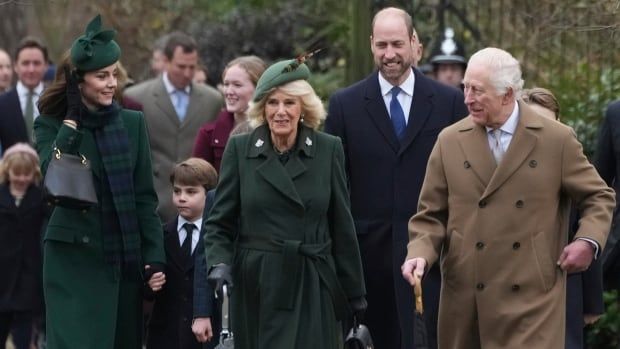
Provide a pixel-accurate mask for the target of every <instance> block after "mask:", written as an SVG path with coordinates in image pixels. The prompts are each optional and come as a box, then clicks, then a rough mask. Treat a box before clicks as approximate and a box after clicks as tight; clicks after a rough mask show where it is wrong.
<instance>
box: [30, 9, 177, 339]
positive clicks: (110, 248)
mask: <svg viewBox="0 0 620 349" xmlns="http://www.w3.org/2000/svg"><path fill="white" fill-rule="evenodd" d="M114 35H115V32H114V31H112V30H102V29H101V18H100V17H99V16H97V17H96V18H95V19H93V21H91V23H90V24H89V25H88V27H87V28H86V33H85V34H84V35H82V36H81V37H79V38H78V39H77V40H75V42H74V43H73V45H72V48H71V54H70V57H68V58H66V59H65V60H64V61H63V63H62V64H61V66H60V67H59V70H58V74H57V76H56V80H55V81H54V83H53V85H52V86H50V87H49V88H48V89H47V90H46V92H45V93H44V95H43V96H42V97H41V100H40V103H39V109H40V110H41V116H39V117H38V118H37V119H36V121H35V124H34V131H35V136H36V148H37V151H38V153H39V157H40V158H41V168H42V171H43V173H45V172H46V170H47V166H48V164H49V161H50V159H51V157H52V156H53V154H54V153H55V152H56V151H60V152H61V153H68V154H81V155H83V156H85V157H86V158H87V159H88V160H89V161H90V164H91V171H92V175H93V182H94V186H95V191H96V193H97V199H98V204H96V205H95V206H93V207H91V208H90V209H86V210H79V209H73V208H68V207H63V206H61V205H62V204H60V203H59V205H58V206H56V207H54V209H53V212H52V215H51V217H50V220H49V225H48V227H47V230H46V231H45V235H44V238H43V240H44V245H43V255H44V257H43V259H44V261H43V289H44V294H45V302H46V318H47V319H46V320H47V321H46V326H47V331H46V333H47V348H48V349H76V348H89V349H99V348H101V349H111V348H114V349H125V348H127V349H139V348H141V344H142V343H141V332H142V326H141V319H142V311H141V310H142V296H141V293H142V287H143V281H144V278H148V277H150V276H152V274H153V273H154V272H161V271H162V270H163V264H164V263H165V254H164V249H163V233H162V227H161V223H160V221H159V218H158V216H157V214H156V213H155V209H156V207H157V196H156V194H155V191H154V189H153V181H152V172H151V157H150V152H149V143H148V138H147V133H146V127H145V124H144V118H143V116H142V114H141V113H139V112H133V111H129V110H123V109H121V108H120V107H119V106H118V105H117V104H116V102H115V101H114V100H113V96H114V92H115V90H116V87H117V82H116V74H117V62H118V59H119V57H120V48H119V47H118V45H117V44H116V43H115V42H114V40H113V38H114ZM69 58H70V59H69Z"/></svg>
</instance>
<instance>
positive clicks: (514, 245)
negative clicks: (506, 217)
mask: <svg viewBox="0 0 620 349" xmlns="http://www.w3.org/2000/svg"><path fill="white" fill-rule="evenodd" d="M520 247H521V243H520V242H518V241H517V242H515V243H514V244H512V249H513V250H518V249H519V248H520Z"/></svg>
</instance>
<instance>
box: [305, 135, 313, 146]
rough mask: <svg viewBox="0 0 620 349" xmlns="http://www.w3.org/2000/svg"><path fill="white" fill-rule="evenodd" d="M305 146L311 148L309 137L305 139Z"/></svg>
mask: <svg viewBox="0 0 620 349" xmlns="http://www.w3.org/2000/svg"><path fill="white" fill-rule="evenodd" d="M306 145H307V146H311V145H312V140H311V139H310V137H306Z"/></svg>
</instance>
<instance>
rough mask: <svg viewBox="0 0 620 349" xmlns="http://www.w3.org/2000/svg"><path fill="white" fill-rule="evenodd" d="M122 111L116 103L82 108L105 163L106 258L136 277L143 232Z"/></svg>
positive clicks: (103, 219)
mask: <svg viewBox="0 0 620 349" xmlns="http://www.w3.org/2000/svg"><path fill="white" fill-rule="evenodd" d="M120 111H121V108H120V107H119V106H118V104H116V103H112V104H111V105H110V106H107V107H104V108H102V109H99V110H97V111H92V110H83V112H82V121H81V126H82V127H84V128H86V129H89V130H91V131H92V132H93V133H94V136H95V141H96V144H97V149H98V150H99V154H100V156H101V160H102V163H103V169H104V171H103V173H102V174H103V175H102V176H101V209H102V210H101V222H102V231H103V232H102V235H103V251H104V256H105V260H106V262H107V263H108V264H110V265H112V266H113V267H114V268H115V269H116V270H117V271H120V273H121V275H122V276H123V278H127V279H132V280H135V279H138V278H139V276H140V275H141V274H140V271H141V267H140V262H141V255H140V234H139V225H138V219H137V218H136V202H135V195H134V186H133V176H132V173H133V171H132V165H131V155H130V154H131V152H130V149H129V137H128V135H127V130H126V129H125V127H124V125H123V121H122V119H121V117H120ZM115 274H116V273H115ZM116 275H118V274H116Z"/></svg>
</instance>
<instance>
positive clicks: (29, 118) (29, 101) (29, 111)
mask: <svg viewBox="0 0 620 349" xmlns="http://www.w3.org/2000/svg"><path fill="white" fill-rule="evenodd" d="M33 98H34V93H33V92H32V90H28V95H27V97H26V108H25V109H26V110H25V111H24V121H25V122H26V133H27V134H28V140H29V141H30V142H32V141H33V139H32V125H33V123H34V105H33V102H34V99H33Z"/></svg>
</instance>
